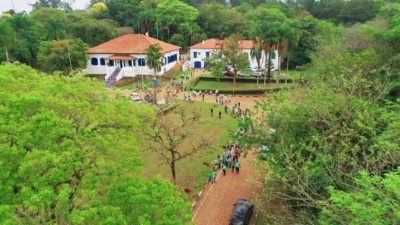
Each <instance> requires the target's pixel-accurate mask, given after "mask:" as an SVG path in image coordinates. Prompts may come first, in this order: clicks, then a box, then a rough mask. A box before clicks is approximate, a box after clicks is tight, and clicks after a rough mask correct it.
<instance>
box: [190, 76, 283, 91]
mask: <svg viewBox="0 0 400 225" xmlns="http://www.w3.org/2000/svg"><path fill="white" fill-rule="evenodd" d="M289 85H290V84H276V83H270V84H268V83H267V84H266V85H264V81H263V80H261V79H260V81H259V85H258V87H257V83H238V82H236V87H235V90H251V89H263V90H268V89H272V88H278V87H280V88H282V87H286V86H289ZM232 87H233V82H224V81H220V82H218V81H202V80H200V81H199V82H197V84H196V86H194V88H195V89H199V90H216V89H218V90H222V91H223V90H227V91H230V90H232Z"/></svg>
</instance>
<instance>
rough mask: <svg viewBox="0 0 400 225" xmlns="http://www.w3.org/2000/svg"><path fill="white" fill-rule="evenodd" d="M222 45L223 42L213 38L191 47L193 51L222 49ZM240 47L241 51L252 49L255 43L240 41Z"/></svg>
mask: <svg viewBox="0 0 400 225" xmlns="http://www.w3.org/2000/svg"><path fill="white" fill-rule="evenodd" d="M220 43H221V40H219V39H217V38H211V39H207V40H204V41H202V42H200V43H197V44H195V45H193V46H191V47H190V48H191V49H218V48H220V47H219V45H220ZM239 46H240V48H241V49H252V48H253V46H254V44H253V41H251V40H241V41H239Z"/></svg>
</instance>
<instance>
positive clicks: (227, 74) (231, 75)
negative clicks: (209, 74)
mask: <svg viewBox="0 0 400 225" xmlns="http://www.w3.org/2000/svg"><path fill="white" fill-rule="evenodd" d="M222 73H223V74H224V76H226V77H233V76H234V75H235V74H234V73H233V72H232V71H229V70H224V71H222Z"/></svg>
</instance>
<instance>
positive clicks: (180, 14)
mask: <svg viewBox="0 0 400 225" xmlns="http://www.w3.org/2000/svg"><path fill="white" fill-rule="evenodd" d="M156 15H157V19H156V21H157V24H159V25H161V27H163V28H165V29H166V30H167V37H168V40H169V39H170V35H171V34H170V30H171V28H172V27H180V26H181V25H182V24H191V23H192V22H193V21H195V19H196V18H197V17H198V16H199V12H198V10H197V9H196V8H194V7H193V6H190V5H188V4H186V3H184V2H182V1H180V0H164V1H162V2H161V3H160V4H158V5H157V8H156Z"/></svg>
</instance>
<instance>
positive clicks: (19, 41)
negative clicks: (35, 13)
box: [9, 14, 40, 66]
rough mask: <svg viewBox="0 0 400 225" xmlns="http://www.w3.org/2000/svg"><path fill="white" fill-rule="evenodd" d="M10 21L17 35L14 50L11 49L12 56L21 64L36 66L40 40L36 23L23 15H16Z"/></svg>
mask: <svg viewBox="0 0 400 225" xmlns="http://www.w3.org/2000/svg"><path fill="white" fill-rule="evenodd" d="M9 21H10V25H11V27H12V28H13V29H14V31H15V34H16V39H15V45H14V48H11V49H10V53H11V55H12V56H13V57H14V58H15V60H17V61H19V62H22V63H25V64H28V65H32V66H36V56H37V49H38V43H39V40H40V38H39V36H37V33H36V32H35V30H34V25H35V21H34V20H32V19H31V18H30V17H29V16H28V15H23V14H15V15H14V16H13V17H12V18H11V19H10V20H9Z"/></svg>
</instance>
